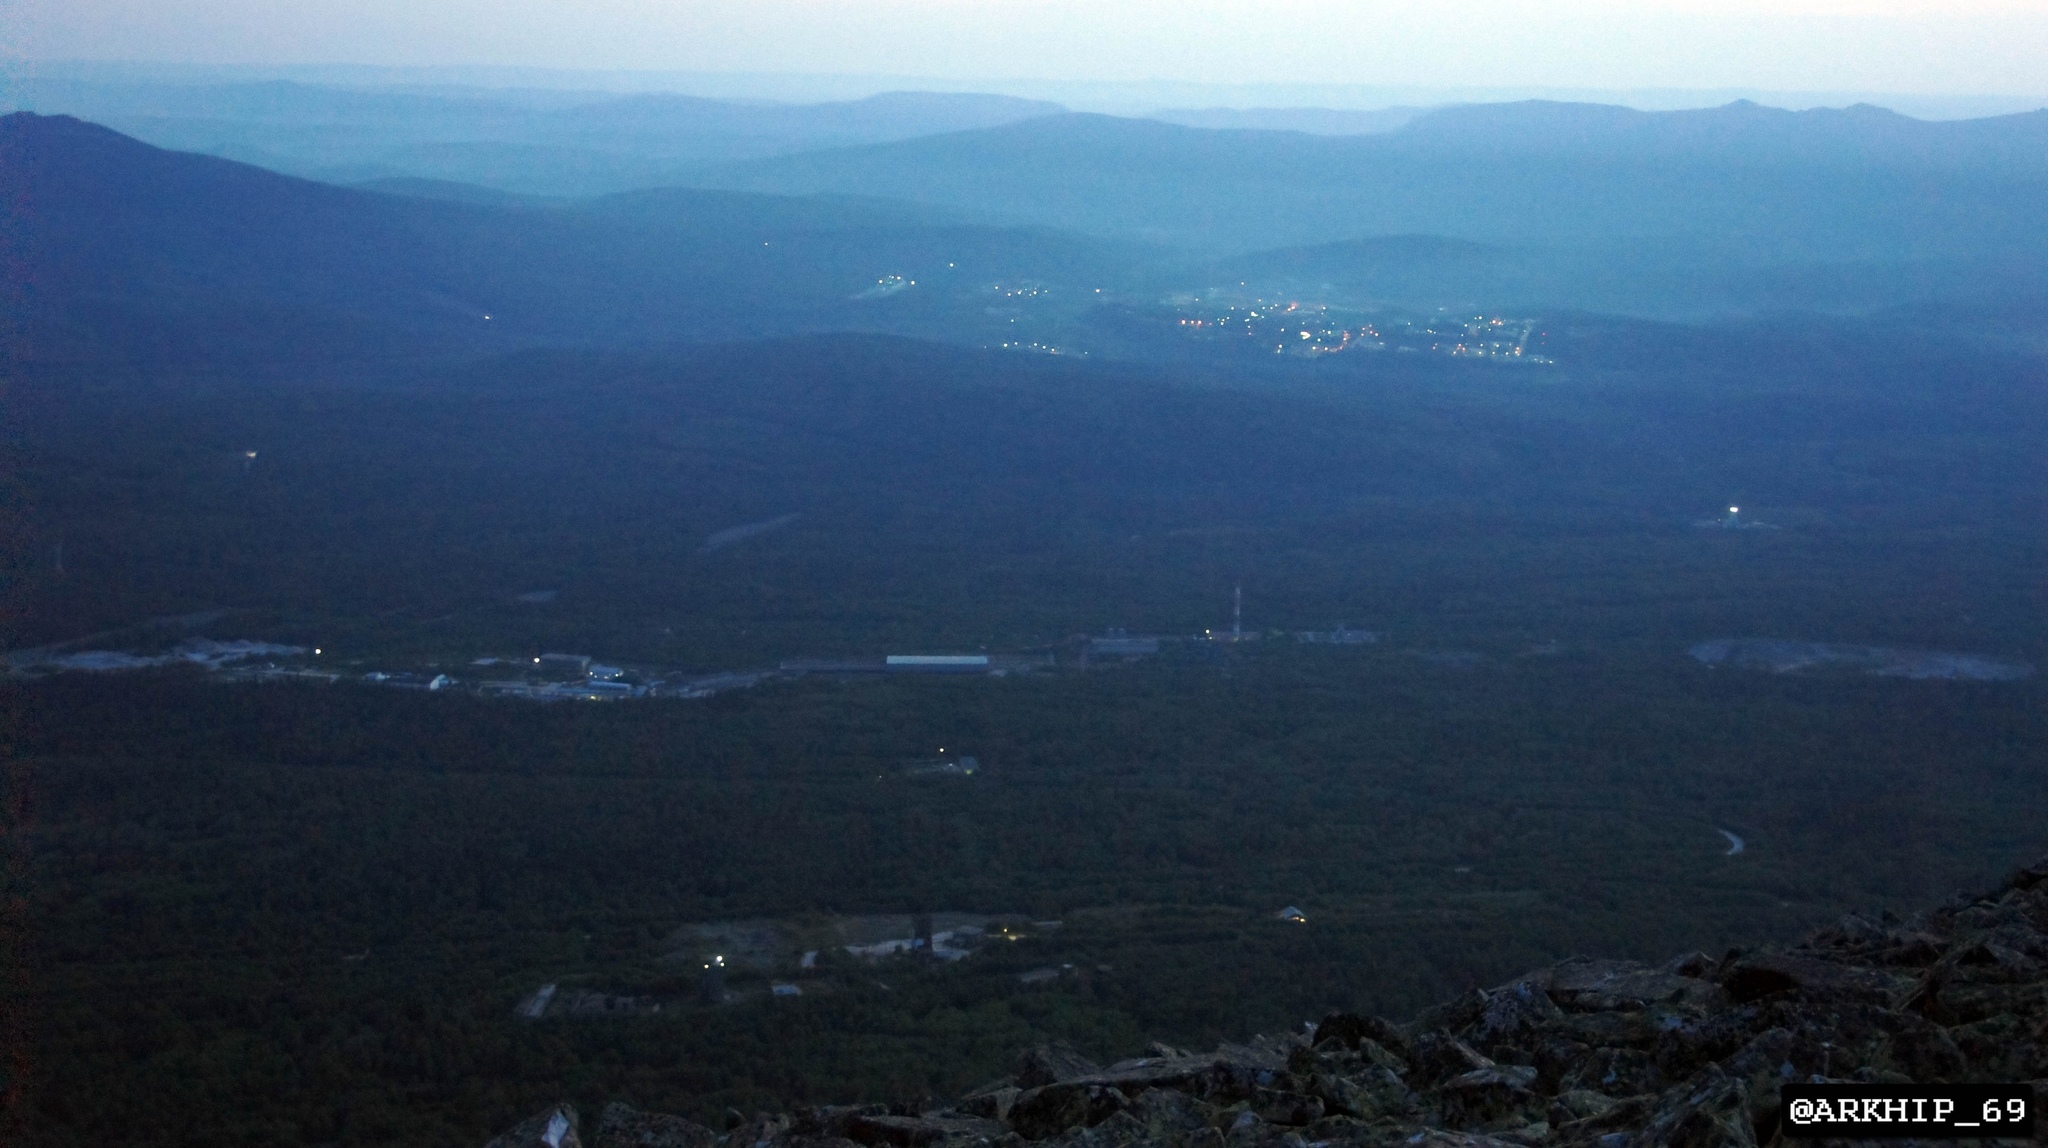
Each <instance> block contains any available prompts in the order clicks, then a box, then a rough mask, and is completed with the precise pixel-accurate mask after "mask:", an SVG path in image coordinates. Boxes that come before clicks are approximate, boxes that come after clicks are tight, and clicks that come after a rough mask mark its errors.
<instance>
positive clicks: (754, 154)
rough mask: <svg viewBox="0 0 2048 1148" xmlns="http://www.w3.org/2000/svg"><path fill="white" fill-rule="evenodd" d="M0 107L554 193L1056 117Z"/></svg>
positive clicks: (127, 90) (306, 160) (337, 97)
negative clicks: (704, 167) (700, 168)
mask: <svg viewBox="0 0 2048 1148" xmlns="http://www.w3.org/2000/svg"><path fill="white" fill-rule="evenodd" d="M11 95H12V107H11V108H7V109H0V110H26V111H35V112H41V113H45V114H53V113H54V114H70V115H76V116H79V117H81V118H84V119H88V120H92V121H94V122H98V123H104V124H107V125H108V126H110V127H114V128H116V129H118V130H120V131H123V132H125V133H127V134H129V135H133V136H136V137H137V138H140V139H143V140H146V141H148V142H150V143H153V144H156V145H158V146H161V147H167V148H175V149H179V150H185V151H196V152H201V153H204V154H209V155H218V156H222V157H224V158H228V159H237V160H242V161H244V162H251V163H257V164H260V165H262V166H265V167H270V168H272V169H275V170H279V171H284V172H288V173H290V174H294V175H300V176H307V177H311V178H316V179H324V180H329V181H333V182H345V183H347V182H363V181H367V180H372V179H385V178H427V179H442V180H451V181H455V182H465V183H483V184H489V185H490V186H493V187H497V188H499V189H501V190H506V191H515V192H522V193H527V194H536V195H552V196H564V195H592V194H604V193H608V192H614V191H623V190H629V189H632V188H636V187H648V186H657V185H661V184H673V183H679V182H684V180H683V179H682V178H681V177H682V173H684V172H685V171H686V170H687V169H689V168H690V167H691V166H692V165H697V164H703V163H716V162H732V161H735V160H742V159H749V158H759V157H764V156H773V155H782V154H787V153H792V152H799V151H808V150H815V149H818V148H825V147H845V146H855V145H860V144H869V143H879V142H887V141H892V140H900V139H908V138H911V137H915V136H919V135H930V134H934V133H939V132H950V131H962V130H969V129H975V128H985V127H994V126H998V125H1001V124H1006V123H1011V122H1015V121H1017V120H1022V119H1029V118H1032V117H1035V116H1042V115H1053V114H1059V113H1062V112H1064V111H1065V110H1066V109H1065V108H1063V107H1061V106H1060V105H1058V104H1052V103H1046V102H1043V101H1035V100H1025V99H1018V98H1014V97H1010V96H995V95H976V94H967V93H950V92H885V93H881V94H878V95H873V96H869V97H866V98H864V99H858V100H846V101H838V102H828V103H819V104H778V103H766V102H758V101H737V100H717V99H706V98H702V97H696V96H684V95H674V94H647V95H616V94H612V93H605V92H544V91H543V92H534V91H520V90H513V91H497V90H491V89H454V90H433V91H415V90H403V89H400V90H361V89H351V88H340V87H327V86H319V85H308V84H300V83H291V82H285V81H272V82H267V83H256V84H229V85H214V86H189V87H188V86H178V85H158V84H128V85H118V84H91V83H83V82H78V81H37V80H33V79H31V80H27V81H23V82H21V83H18V84H16V85H14V87H13V90H12V93H11Z"/></svg>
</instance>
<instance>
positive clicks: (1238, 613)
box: [1230, 586, 1244, 642]
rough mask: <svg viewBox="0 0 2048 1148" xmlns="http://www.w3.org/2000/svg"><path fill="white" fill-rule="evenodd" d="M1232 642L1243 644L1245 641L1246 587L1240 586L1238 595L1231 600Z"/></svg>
mask: <svg viewBox="0 0 2048 1148" xmlns="http://www.w3.org/2000/svg"><path fill="white" fill-rule="evenodd" d="M1230 640H1231V641H1233V642H1242V641H1244V587H1243V586H1239V587H1238V588H1237V593H1236V595H1235V596H1234V597H1233V598H1232V599H1231V603H1230Z"/></svg>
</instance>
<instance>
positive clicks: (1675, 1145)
mask: <svg viewBox="0 0 2048 1148" xmlns="http://www.w3.org/2000/svg"><path fill="white" fill-rule="evenodd" d="M2044 1077H2048V860H2044V861H2042V862H2040V863H2037V864H2036V865H2034V866H2032V867H2030V868H2028V869H2024V870H2022V871H2020V872H2019V873H2018V874H2016V875H2014V876H2013V877H2012V878H2011V879H2010V880H2009V881H2007V882H2006V883H2005V885H2004V886H2002V887H2001V888H1999V889H1997V890H1995V891H1993V892H1991V893H1989V894H1986V895H1984V896H1981V897H1975V898H1967V899H1963V900H1959V901H1957V902H1955V903H1952V904H1950V905H1948V906H1945V907H1943V908H1940V909H1936V910H1933V911H1931V912H1927V913H1922V914H1920V915H1918V916H1915V917H1913V918H1912V919H1910V920H1898V919H1894V918H1891V917H1890V916H1889V915H1887V916H1886V917H1885V918H1884V919H1882V920H1876V921H1872V920H1866V919H1864V918H1860V917H1853V916H1852V917H1845V918H1843V919H1842V920H1841V921H1840V922H1839V923H1838V924H1835V925H1833V926H1830V927H1828V928H1825V929H1822V930H1820V931H1818V932H1816V933H1814V934H1813V935H1812V936H1809V937H1808V938H1806V939H1805V940H1804V941H1801V942H1799V943H1798V944H1795V945H1791V946H1785V947H1768V948H1762V949H1757V950H1753V951H1747V952H1744V951H1736V952H1731V953H1729V954H1727V955H1726V956H1724V957H1722V958H1720V959H1715V958H1712V957H1708V956H1706V955H1704V954H1701V953H1694V954H1690V955H1688V956H1684V957H1680V958H1678V959H1676V960H1674V961H1671V962H1669V963H1668V964H1665V965H1662V966H1651V965H1644V964H1638V963H1635V962H1630V961H1611V960H1587V959H1582V958H1581V959H1573V960H1569V961H1565V962H1563V963H1562V964H1558V965H1554V966H1552V967H1550V968H1547V969H1543V970H1541V971H1538V972H1534V973H1531V974H1529V975H1527V976H1524V977H1521V978H1519V979H1516V980H1514V981H1511V982H1509V983H1507V984H1504V985H1501V986H1500V987H1498V988H1495V989H1493V990H1490V991H1479V990H1475V991H1473V992H1471V993H1468V994H1466V995H1465V996H1462V997H1459V998H1457V999H1456V1000H1452V1001H1449V1002H1446V1003H1444V1004H1442V1005H1439V1006H1437V1007H1435V1008H1432V1009H1429V1010H1427V1011H1426V1012H1424V1013H1423V1014H1422V1015H1421V1016H1419V1017H1417V1018H1416V1019H1415V1020H1414V1021H1413V1022H1412V1023H1410V1024H1407V1025H1397V1024H1394V1023H1391V1022H1389V1021H1385V1020H1381V1019H1379V1018H1376V1017H1369V1016H1356V1015H1352V1014H1348V1013H1336V1014H1333V1015H1331V1016H1328V1017H1325V1018H1324V1019H1323V1020H1322V1021H1321V1022H1320V1023H1319V1024H1316V1025H1314V1026H1312V1027H1308V1028H1306V1029H1305V1030H1304V1031H1302V1032H1299V1033H1290V1034H1287V1035H1284V1036H1277V1037H1260V1038H1257V1039H1255V1040H1253V1041H1251V1042H1249V1043H1247V1044H1242V1045H1233V1044H1226V1045H1223V1046H1222V1047H1220V1048H1218V1049H1217V1050H1216V1051H1214V1052H1209V1053H1190V1052H1185V1051H1182V1050H1179V1049H1174V1048H1169V1047H1166V1046H1163V1045H1154V1046H1153V1047H1152V1048H1151V1049H1150V1050H1148V1055H1145V1056H1141V1057H1136V1058H1133V1059H1130V1060H1124V1061H1120V1062H1118V1063H1115V1064H1111V1065H1108V1066H1107V1067H1104V1066H1100V1065H1097V1064H1094V1063H1092V1062H1090V1061H1088V1060H1087V1059H1085V1058H1083V1057H1081V1056H1080V1055H1078V1054H1076V1053H1075V1052H1074V1051H1073V1050H1071V1049H1067V1048H1064V1047H1059V1046H1047V1047H1041V1048H1036V1049H1032V1050H1029V1051H1027V1052H1026V1053H1025V1054H1024V1055H1023V1057H1022V1058H1021V1060H1020V1061H1019V1064H1018V1067H1017V1071H1016V1073H1015V1075H1013V1076H1011V1077H1009V1078H1006V1079H1004V1080H1000V1081H996V1082H994V1083H991V1084H989V1085H987V1086H984V1087H982V1088H980V1089H977V1090H975V1091H974V1092H972V1093H969V1094H968V1095H966V1096H964V1097H962V1098H960V1099H959V1100H958V1101H957V1102H955V1103H954V1104H953V1105H952V1106H951V1107H948V1108H944V1109H939V1110H935V1111H932V1112H928V1113H924V1114H921V1115H904V1114H902V1113H901V1112H892V1111H891V1110H889V1109H887V1108H884V1107H880V1106H870V1107H826V1108H817V1109H806V1110H802V1111H799V1112H796V1113H794V1114H791V1115H789V1116H784V1117H761V1118H759V1119H757V1120H755V1121H754V1122H752V1123H749V1124H746V1125H744V1126H742V1127H740V1128H738V1129H735V1130H733V1131H731V1132H729V1133H726V1134H725V1135H723V1136H718V1135H715V1134H713V1133H712V1132H711V1131H710V1130H708V1129H704V1128H701V1127H699V1126H697V1125H692V1124H689V1123H688V1122H687V1121H682V1120H678V1119H677V1118H675V1117H660V1116H649V1115H645V1114H640V1113H634V1112H632V1110H630V1109H626V1108H625V1107H624V1106H623V1105H614V1106H612V1107H611V1108H608V1109H607V1110H606V1112H605V1115H604V1120H603V1123H602V1124H601V1125H600V1127H599V1130H598V1133H597V1136H596V1139H595V1141H594V1142H593V1143H594V1145H595V1148H625V1146H627V1145H664V1146H666V1145H680V1146H686V1148H857V1146H866V1148H979V1146H983V1145H988V1146H991V1148H994V1146H1001V1148H1023V1146H1024V1145H1026V1144H1033V1145H1036V1146H1043V1148H1150V1146H1160V1148H1166V1146H1174V1148H1182V1146H1185V1148H1265V1146H1271V1148H1304V1146H1308V1145H1313V1146H1317V1148H1321V1146H1324V1145H1332V1144H1357V1145H1362V1146H1365V1145H1370V1146H1384V1148H1394V1146H1396V1145H1400V1146H1404V1148H1536V1146H1556V1148H1721V1146H1726V1148H1756V1146H1758V1145H1761V1144H1768V1143H1770V1142H1771V1141H1772V1140H1774V1139H1776V1138H1777V1136H1778V1126H1777V1122H1778V1112H1777V1107H1778V1088H1779V1085H1780V1084H1782V1083H1784V1082H1786V1081H1792V1080H1851V1081H1864V1082H1893V1083H1904V1082H1908V1081H1917V1082H1923V1083H1935V1082H1947V1081H1954V1082H1965V1081H1971V1082H1994V1081H2037V1082H2038V1081H2042V1079H2043V1078H2044ZM615 1112H616V1115H615ZM563 1113H566V1114H567V1120H566V1128H567V1135H568V1137H569V1138H570V1139H567V1140H564V1141H562V1142H561V1144H552V1148H563V1145H566V1144H573V1143H576V1141H575V1140H574V1139H573V1137H574V1136H575V1127H574V1124H575V1116H574V1110H573V1109H570V1108H569V1107H568V1106H567V1105H560V1106H557V1107H555V1108H550V1109H549V1110H547V1112H544V1113H542V1114H541V1115H539V1116H536V1117H534V1118H532V1119H530V1120H528V1121H527V1122H526V1123H524V1124H522V1125H520V1126H519V1128H517V1129H514V1130H513V1131H512V1132H511V1133H508V1134H507V1135H506V1136H504V1137H501V1138H500V1139H499V1140H497V1141H493V1148H496V1146H498V1145H504V1146H506V1148H511V1146H513V1145H522V1146H523V1145H527V1144H531V1143H536V1142H541V1141H538V1140H537V1139H536V1137H537V1136H540V1135H544V1134H545V1133H546V1131H547V1130H549V1129H550V1128H551V1127H560V1126H563V1124H564V1121H563V1117H562V1115H561V1114H563ZM550 1143H551V1142H550Z"/></svg>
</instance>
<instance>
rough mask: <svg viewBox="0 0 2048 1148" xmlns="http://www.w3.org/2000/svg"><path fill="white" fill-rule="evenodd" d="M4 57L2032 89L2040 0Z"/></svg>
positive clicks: (717, 22)
mask: <svg viewBox="0 0 2048 1148" xmlns="http://www.w3.org/2000/svg"><path fill="white" fill-rule="evenodd" d="M0 41H4V49H5V51H6V52H7V53H8V54H9V55H11V56H13V57H15V58H17V59H67V58H68V59H79V58H91V59H122V60H148V61H178V62H193V63H258V64H295V63H362V64H399V65H417V64H508V65H526V66H545V67H560V68H631V69H661V70H691V71H720V72H727V71H730V72H812V73H838V74H863V73H891V74H897V75H916V76H931V77H950V78H955V79H963V80H965V79H973V78H978V77H989V78H1041V79H1053V80H1139V79H1173V80H1191V81H1199V82H1204V83H1276V82H1278V83H1345V84H1386V85H1395V84H1419V85H1435V86H1475V85H1476V86H1528V85H1540V86H1557V87H1575V88H1585V87H1615V88H1628V87H1680V88H1720V87H1759V88H1775V89H1793V90H1822V89H1826V90H1861V91H1898V92H1929V93H1986V94H1989V93H2013V94H2024V95H2034V94H2042V95H2048V0H1941V2H1939V3H1935V2H1930V0H1785V2H1782V3H1777V2H1766V0H1627V2H1624V0H1541V2H1537V0H1469V2H1459V0H1420V2H1399V3H1390V2H1373V0H0Z"/></svg>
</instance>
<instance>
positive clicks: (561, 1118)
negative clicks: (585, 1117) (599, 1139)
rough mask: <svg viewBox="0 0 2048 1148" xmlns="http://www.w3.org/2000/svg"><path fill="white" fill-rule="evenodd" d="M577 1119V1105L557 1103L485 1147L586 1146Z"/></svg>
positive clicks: (518, 1124)
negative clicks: (578, 1133)
mask: <svg viewBox="0 0 2048 1148" xmlns="http://www.w3.org/2000/svg"><path fill="white" fill-rule="evenodd" d="M577 1123H578V1121H577V1117H576V1106H575V1105H573V1104H557V1105H554V1106H552V1107H550V1108H547V1109H545V1110H543V1111H541V1112H539V1113H536V1114H535V1115H532V1116H529V1117H527V1118H526V1119H524V1120H522V1121H520V1122H519V1123H517V1124H515V1125H513V1126H512V1130H511V1131H510V1132H507V1133H505V1134H504V1135H502V1136H500V1137H498V1138H497V1139H495V1140H492V1141H491V1142H490V1143H489V1144H486V1145H484V1148H583V1141H582V1139H581V1138H580V1137H578V1136H577V1135H576V1126H577Z"/></svg>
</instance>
